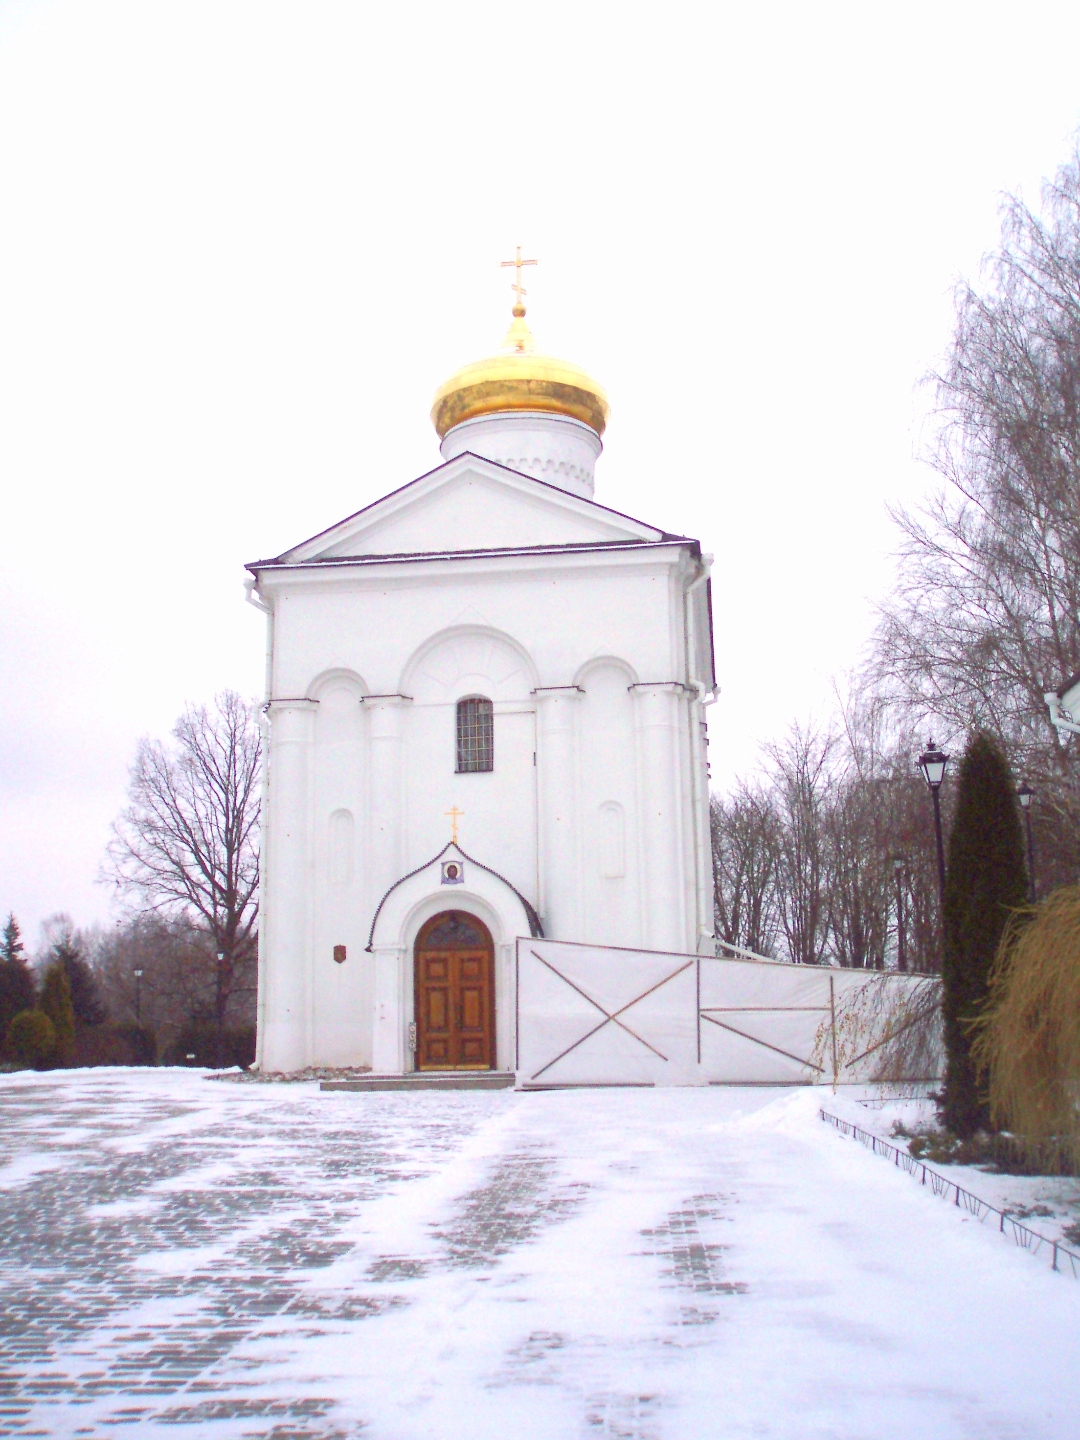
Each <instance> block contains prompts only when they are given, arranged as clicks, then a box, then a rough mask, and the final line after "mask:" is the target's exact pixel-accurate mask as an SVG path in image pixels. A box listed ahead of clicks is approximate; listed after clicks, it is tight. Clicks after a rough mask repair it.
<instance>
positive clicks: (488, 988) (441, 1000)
mask: <svg viewBox="0 0 1080 1440" xmlns="http://www.w3.org/2000/svg"><path fill="white" fill-rule="evenodd" d="M415 958H416V970H415V973H416V997H415V1010H414V1014H415V1016H416V1068H417V1069H418V1070H492V1069H494V1067H495V946H494V945H493V943H492V939H491V934H490V932H489V931H488V929H487V926H486V925H484V924H482V923H481V921H479V920H477V919H476V917H475V916H474V915H469V914H466V912H465V911H464V910H444V911H443V912H442V914H441V915H436V916H434V917H433V918H432V919H431V920H429V921H428V922H427V924H426V925H425V926H424V928H423V929H422V930H421V931H420V934H419V935H418V936H417V937H416V952H415Z"/></svg>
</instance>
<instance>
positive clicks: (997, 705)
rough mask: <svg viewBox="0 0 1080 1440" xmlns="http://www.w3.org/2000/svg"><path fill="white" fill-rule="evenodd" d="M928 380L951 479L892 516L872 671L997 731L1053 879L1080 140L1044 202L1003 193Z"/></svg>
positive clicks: (1071, 481) (1067, 799)
mask: <svg viewBox="0 0 1080 1440" xmlns="http://www.w3.org/2000/svg"><path fill="white" fill-rule="evenodd" d="M935 379H936V383H937V392H938V399H939V421H940V424H939V428H938V433H937V443H936V448H935V450H934V453H933V455H932V463H933V465H934V467H935V468H936V470H937V471H938V473H939V475H940V476H941V479H942V481H943V482H944V483H943V486H942V488H941V489H940V490H939V491H938V493H937V494H936V495H935V496H934V497H933V498H932V499H931V500H930V502H929V503H928V504H927V505H926V506H925V507H924V508H923V509H922V510H921V511H919V512H908V511H901V512H899V513H898V515H897V517H896V518H897V520H898V523H899V525H900V530H901V536H902V548H901V564H900V571H899V578H898V583H897V587H896V590H895V593H894V595H893V596H892V598H891V600H890V601H889V603H888V604H887V605H886V606H885V607H884V609H883V614H882V621H881V625H880V629H879V632H878V636H877V646H876V650H877V655H876V671H877V676H878V679H879V682H880V684H881V685H882V686H883V688H884V689H885V690H886V691H887V692H888V693H890V694H891V695H893V696H894V697H895V698H896V699H898V700H899V701H900V702H901V703H903V704H904V705H906V706H907V707H908V709H909V711H911V712H912V713H915V714H920V715H921V714H926V713H929V714H933V715H936V716H939V717H942V718H943V719H944V721H945V722H946V724H947V726H950V727H951V728H952V730H953V733H954V734H957V736H958V738H959V735H962V734H963V733H964V732H968V731H971V730H974V729H976V728H979V727H985V728H986V729H988V730H990V731H992V732H993V733H994V734H996V735H997V736H999V737H1000V738H1001V740H1002V742H1003V744H1004V745H1005V748H1006V751H1007V753H1008V755H1009V758H1010V760H1011V762H1012V764H1013V767H1014V770H1015V771H1016V772H1017V774H1018V776H1019V775H1021V774H1023V775H1025V776H1026V777H1027V778H1028V779H1030V780H1031V781H1032V782H1033V783H1034V784H1035V787H1036V790H1037V792H1038V796H1039V803H1038V807H1037V813H1036V816H1035V819H1036V826H1037V830H1038V831H1039V832H1040V835H1039V838H1040V842H1041V843H1040V847H1039V848H1040V852H1041V859H1042V863H1043V867H1044V869H1045V871H1046V873H1045V874H1044V881H1058V882H1060V881H1062V880H1065V879H1068V878H1075V875H1076V872H1077V869H1078V868H1080V758H1078V753H1077V750H1076V747H1075V745H1074V744H1072V743H1071V742H1063V741H1062V740H1060V739H1059V738H1058V736H1057V734H1056V732H1054V731H1052V730H1051V729H1050V727H1049V725H1048V724H1047V720H1046V712H1045V707H1044V704H1043V698H1042V697H1043V693H1044V691H1046V690H1056V689H1057V688H1058V687H1059V686H1060V685H1061V683H1062V682H1063V681H1064V680H1066V679H1067V678H1070V677H1071V676H1072V675H1074V674H1075V673H1076V672H1077V671H1078V670H1080V151H1078V152H1077V153H1075V154H1074V156H1073V157H1072V159H1071V160H1070V161H1069V163H1068V164H1066V165H1065V166H1064V167H1063V168H1062V169H1061V171H1060V172H1059V173H1058V175H1057V177H1056V178H1055V180H1054V181H1053V182H1052V183H1050V184H1047V185H1046V186H1045V187H1044V191H1043V205H1042V213H1041V214H1037V213H1035V212H1034V211H1033V210H1031V209H1029V208H1028V207H1027V206H1026V205H1025V204H1024V203H1023V202H1022V201H1021V200H1019V199H1018V198H1015V197H1014V198H1010V199H1009V200H1007V202H1006V204H1005V208H1004V223H1003V230H1002V243H1001V246H1000V248H999V250H998V251H997V253H996V254H995V255H993V256H992V257H990V260H989V262H988V283H987V284H986V286H985V288H984V289H977V288H976V287H975V286H972V285H963V286H961V287H960V288H959V290H958V293H957V314H956V325H955V331H954V336H953V342H952V348H951V351H950V354H949V358H948V363H947V364H946V366H945V368H944V370H943V372H942V373H941V374H940V375H938V376H936V377H935ZM1044 888H1045V884H1044Z"/></svg>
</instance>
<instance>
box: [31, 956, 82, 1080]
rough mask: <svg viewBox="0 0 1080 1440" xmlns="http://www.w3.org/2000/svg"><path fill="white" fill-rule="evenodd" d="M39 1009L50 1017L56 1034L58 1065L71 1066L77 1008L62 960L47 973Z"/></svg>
mask: <svg viewBox="0 0 1080 1440" xmlns="http://www.w3.org/2000/svg"><path fill="white" fill-rule="evenodd" d="M38 1008H39V1009H40V1010H42V1011H43V1012H44V1014H46V1015H47V1016H48V1017H49V1019H50V1020H51V1021H52V1025H53V1029H54V1030H55V1032H56V1048H55V1051H54V1059H55V1061H56V1063H57V1064H59V1065H70V1064H71V1063H72V1061H73V1060H74V1058H75V1008H74V1006H73V1005H72V1003H71V987H70V986H69V985H68V978H67V971H66V970H65V968H64V962H63V961H62V960H54V961H53V962H52V964H51V965H50V966H49V968H48V969H47V970H46V971H45V982H44V984H43V985H42V987H41V1001H40V1004H39V1007H38Z"/></svg>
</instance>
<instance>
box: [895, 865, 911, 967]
mask: <svg viewBox="0 0 1080 1440" xmlns="http://www.w3.org/2000/svg"><path fill="white" fill-rule="evenodd" d="M892 863H893V871H894V873H895V875H896V968H897V969H898V970H906V969H907V947H906V946H905V944H904V939H905V936H904V857H903V856H902V855H897V857H896V859H895V860H894V861H893V862H892Z"/></svg>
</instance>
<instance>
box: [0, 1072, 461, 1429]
mask: <svg viewBox="0 0 1080 1440" xmlns="http://www.w3.org/2000/svg"><path fill="white" fill-rule="evenodd" d="M95 1079H98V1077H95V1076H92V1075H87V1076H86V1077H84V1078H83V1079H82V1083H81V1084H80V1087H79V1088H80V1101H79V1103H77V1104H74V1105H73V1104H72V1103H71V1083H70V1081H67V1082H64V1081H60V1080H59V1079H58V1080H57V1082H56V1083H50V1081H49V1079H48V1078H46V1077H42V1078H40V1079H37V1080H35V1081H34V1082H33V1083H32V1084H30V1085H27V1086H25V1088H15V1087H10V1088H9V1087H7V1086H5V1087H4V1088H3V1089H2V1090H0V1115H2V1121H0V1134H2V1135H3V1137H4V1150H3V1154H2V1158H3V1160H4V1161H6V1162H8V1163H9V1165H11V1164H14V1163H15V1159H16V1157H17V1156H18V1155H19V1154H23V1155H25V1154H27V1153H32V1154H33V1156H34V1166H32V1167H31V1170H30V1173H28V1175H27V1178H26V1179H25V1180H24V1181H23V1182H22V1183H18V1181H17V1176H16V1183H9V1184H8V1185H7V1187H6V1188H4V1189H3V1190H0V1200H2V1203H0V1264H2V1269H3V1283H2V1288H0V1367H2V1368H0V1401H2V1404H0V1435H3V1436H7V1435H11V1436H30V1435H35V1434H49V1435H57V1434H61V1433H70V1434H76V1433H78V1434H80V1435H86V1436H93V1437H104V1436H106V1435H110V1434H113V1433H121V1432H122V1431H124V1430H126V1429H128V1428H129V1427H138V1428H139V1429H140V1430H141V1431H146V1430H147V1428H148V1426H149V1427H150V1428H156V1427H157V1426H168V1427H170V1428H171V1427H178V1426H179V1427H183V1426H190V1427H194V1428H196V1429H197V1430H198V1432H199V1433H200V1434H203V1433H213V1434H217V1435H221V1436H223V1437H224V1436H233V1435H235V1436H243V1437H265V1440H271V1437H272V1440H286V1437H291V1436H297V1437H299V1436H303V1437H305V1440H312V1437H319V1440H331V1437H337V1436H339V1435H345V1434H346V1433H350V1434H351V1433H355V1426H354V1427H353V1428H352V1429H345V1430H343V1429H341V1428H340V1425H339V1423H338V1422H337V1421H336V1420H334V1419H333V1418H330V1419H328V1417H329V1412H330V1410H331V1409H333V1408H334V1402H333V1401H332V1400H330V1399H327V1398H325V1397H319V1396H299V1397H297V1396H290V1397H280V1396H274V1395H255V1396H252V1395H246V1394H244V1393H242V1392H243V1390H244V1388H245V1386H246V1385H249V1384H250V1385H256V1384H257V1383H258V1381H257V1380H255V1381H247V1382H246V1381H242V1380H238V1379H237V1374H238V1372H242V1371H244V1369H245V1368H247V1366H249V1365H251V1358H252V1357H251V1356H250V1355H248V1356H247V1360H246V1362H245V1356H244V1352H245V1349H246V1350H248V1351H251V1350H252V1349H253V1348H254V1350H255V1351H256V1352H257V1351H258V1349H259V1345H260V1342H261V1341H262V1340H264V1339H265V1338H266V1337H265V1335H264V1332H265V1328H266V1323H267V1321H269V1320H274V1321H278V1322H281V1321H284V1322H285V1325H286V1329H287V1330H288V1331H290V1332H294V1333H295V1336H296V1339H297V1341H298V1343H302V1341H303V1339H304V1337H305V1336H310V1335H312V1334H315V1333H320V1332H322V1333H325V1328H326V1327H327V1326H336V1327H351V1326H354V1325H357V1324H360V1323H362V1322H364V1321H365V1320H367V1319H369V1318H370V1317H372V1316H375V1315H379V1314H382V1313H385V1312H386V1311H387V1310H392V1309H393V1308H395V1307H397V1306H400V1305H403V1304H405V1303H406V1301H405V1300H404V1299H403V1298H402V1297H401V1296H397V1295H394V1294H393V1293H386V1290H385V1288H384V1287H383V1286H380V1287H379V1289H380V1291H381V1292H382V1293H378V1294H370V1295H365V1294H344V1295H343V1294H340V1293H330V1294H320V1293H319V1291H318V1289H317V1288H316V1289H313V1288H312V1282H313V1281H317V1278H318V1275H319V1273H320V1272H321V1271H325V1270H326V1269H327V1267H329V1266H331V1265H332V1264H333V1263H334V1262H335V1261H336V1260H338V1259H340V1258H341V1257H342V1256H343V1255H346V1254H347V1253H348V1252H349V1251H350V1250H351V1248H352V1245H353V1242H352V1241H350V1240H347V1239H343V1238H341V1235H340V1231H341V1229H342V1228H343V1227H344V1226H346V1225H348V1224H349V1222H350V1221H352V1220H354V1219H355V1218H356V1216H357V1215H358V1214H359V1213H360V1211H361V1209H362V1207H363V1206H364V1205H365V1204H366V1203H368V1202H369V1201H370V1200H372V1199H373V1198H375V1197H377V1196H378V1195H380V1194H381V1193H383V1192H385V1191H386V1190H387V1189H390V1188H393V1187H396V1186H400V1185H401V1184H403V1183H407V1182H408V1179H409V1178H410V1176H412V1175H414V1174H416V1173H426V1171H425V1170H421V1171H417V1168H416V1157H417V1154H418V1152H419V1153H420V1154H421V1156H422V1157H423V1159H424V1160H425V1162H426V1164H427V1166H428V1167H434V1166H436V1165H437V1164H438V1163H439V1161H440V1160H441V1158H443V1157H444V1156H445V1155H446V1154H447V1153H448V1152H449V1151H451V1150H452V1149H453V1148H454V1147H455V1146H456V1145H457V1144H458V1143H459V1142H460V1141H461V1139H462V1137H463V1136H464V1135H465V1134H467V1133H468V1131H469V1130H470V1128H471V1127H472V1126H473V1125H474V1124H475V1119H473V1118H470V1117H467V1116H465V1115H462V1116H460V1117H459V1119H458V1120H457V1121H455V1120H454V1119H453V1118H452V1117H451V1118H450V1119H449V1120H448V1118H447V1116H446V1115H445V1114H444V1113H442V1114H439V1115H438V1116H430V1117H429V1119H428V1121H427V1122H426V1123H425V1120H424V1117H422V1116H420V1115H418V1114H416V1113H415V1112H414V1114H413V1116H412V1117H409V1116H402V1115H400V1114H396V1113H394V1112H393V1110H392V1109H390V1110H388V1109H387V1108H386V1107H383V1108H382V1109H381V1111H380V1112H379V1113H378V1114H375V1115H373V1114H372V1113H371V1112H368V1115H367V1118H366V1119H361V1118H360V1116H359V1114H358V1112H357V1111H356V1109H355V1108H352V1109H349V1110H345V1109H342V1108H341V1107H340V1106H337V1105H334V1104H332V1103H331V1104H329V1105H328V1104H326V1103H325V1102H324V1103H323V1104H322V1105H320V1106H317V1107H312V1106H310V1105H309V1106H306V1107H297V1106H291V1107H290V1106H289V1105H288V1104H285V1105H284V1106H280V1105H278V1106H270V1105H265V1104H249V1105H245V1104H243V1103H241V1104H239V1105H235V1106H231V1107H230V1115H229V1125H228V1128H227V1129H224V1128H222V1127H221V1126H220V1123H219V1122H217V1121H216V1120H215V1119H214V1118H213V1117H208V1116H207V1115H204V1114H203V1113H202V1111H201V1109H200V1107H199V1105H198V1104H196V1103H190V1104H185V1103H183V1102H182V1101H172V1100H163V1099H162V1098H161V1097H160V1096H157V1095H155V1094H154V1089H153V1086H152V1085H151V1086H148V1087H147V1089H146V1091H145V1092H144V1093H140V1092H139V1090H138V1087H137V1086H133V1084H132V1082H131V1080H130V1079H129V1080H128V1082H127V1084H126V1085H125V1084H122V1083H119V1082H116V1081H112V1082H110V1080H109V1079H108V1078H106V1076H105V1075H104V1074H102V1075H101V1077H100V1079H98V1083H97V1084H95V1083H94V1081H95ZM249 1093H250V1092H249ZM263 1093H264V1094H265V1093H266V1092H265V1091H264V1092H263ZM279 1093H280V1092H279ZM35 1167H36V1173H35ZM9 1178H10V1177H9ZM386 1278H388V1279H389V1278H391V1277H390V1276H389V1275H388V1276H387V1277H386ZM259 1369H260V1366H259V1364H258V1361H257V1360H256V1362H255V1364H254V1365H253V1366H251V1369H250V1370H249V1373H251V1374H254V1375H255V1376H256V1377H257V1376H258V1373H259ZM225 1372H228V1373H227V1374H226V1373H225ZM196 1395H201V1396H203V1397H204V1398H198V1399H195V1398H193V1397H194V1396H196ZM135 1400H138V1401H139V1402H140V1403H133V1401H135ZM79 1411H81V1412H83V1414H82V1415H80V1416H79V1419H78V1421H77V1422H76V1423H74V1424H73V1423H72V1419H73V1415H75V1414H77V1413H78V1412H79ZM264 1422H265V1423H264ZM324 1422H325V1423H324Z"/></svg>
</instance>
